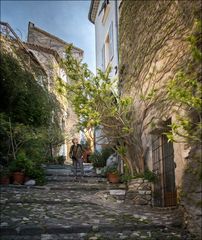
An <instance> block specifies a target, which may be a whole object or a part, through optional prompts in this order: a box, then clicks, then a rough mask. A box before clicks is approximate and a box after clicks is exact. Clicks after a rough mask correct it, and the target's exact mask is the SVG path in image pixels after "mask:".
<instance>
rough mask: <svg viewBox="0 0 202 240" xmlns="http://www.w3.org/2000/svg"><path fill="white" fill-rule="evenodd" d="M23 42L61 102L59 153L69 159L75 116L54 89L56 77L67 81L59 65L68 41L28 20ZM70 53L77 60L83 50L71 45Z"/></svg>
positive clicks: (75, 131)
mask: <svg viewBox="0 0 202 240" xmlns="http://www.w3.org/2000/svg"><path fill="white" fill-rule="evenodd" d="M25 44H26V46H27V48H28V49H29V51H30V52H32V54H33V55H34V56H35V57H36V59H37V60H38V61H39V62H40V63H41V65H42V66H43V68H44V69H45V71H46V73H47V76H48V89H49V91H50V92H52V93H54V94H55V96H56V97H57V99H58V100H59V102H60V104H61V110H62V114H61V116H60V119H61V120H60V126H61V128H62V130H63V132H64V133H65V135H66V139H65V140H64V143H63V145H62V146H61V149H60V151H59V155H60V156H64V157H65V158H66V159H67V160H70V159H69V156H68V152H69V148H70V145H71V139H72V137H73V136H77V137H79V133H78V132H77V130H76V128H75V124H76V122H77V117H76V114H75V113H74V112H73V110H72V108H71V106H70V104H69V103H68V102H67V100H66V98H64V97H63V96H61V95H59V94H58V93H57V90H56V88H57V78H58V77H60V78H61V79H62V80H63V81H64V82H67V81H69V80H68V76H66V74H65V72H64V70H63V69H62V68H61V67H60V60H61V59H62V58H64V57H65V48H66V47H67V46H68V45H69V43H67V42H65V41H63V40H62V39H60V38H58V37H56V36H54V35H52V34H50V33H48V32H46V31H44V30H42V29H40V28H38V27H36V26H35V25H34V23H31V22H29V25H28V37H27V42H26V43H25ZM72 53H73V55H74V56H75V57H76V58H78V59H79V60H81V59H82V58H83V50H81V49H79V48H77V47H75V46H73V47H72Z"/></svg>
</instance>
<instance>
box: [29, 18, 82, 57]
mask: <svg viewBox="0 0 202 240" xmlns="http://www.w3.org/2000/svg"><path fill="white" fill-rule="evenodd" d="M28 31H29V32H28V42H29V43H33V44H36V45H40V46H43V47H47V48H51V49H54V50H55V51H57V52H58V54H59V55H60V57H61V58H63V57H64V52H65V48H66V46H67V45H68V44H67V43H65V42H63V41H62V40H61V41H60V40H59V39H57V37H55V36H53V37H51V34H50V36H48V35H47V34H46V32H45V31H43V30H41V29H39V28H37V27H35V26H34V24H32V23H30V24H29V29H28ZM72 51H73V53H74V55H75V57H78V58H82V57H83V52H82V51H81V50H79V49H77V48H74V47H73V49H72Z"/></svg>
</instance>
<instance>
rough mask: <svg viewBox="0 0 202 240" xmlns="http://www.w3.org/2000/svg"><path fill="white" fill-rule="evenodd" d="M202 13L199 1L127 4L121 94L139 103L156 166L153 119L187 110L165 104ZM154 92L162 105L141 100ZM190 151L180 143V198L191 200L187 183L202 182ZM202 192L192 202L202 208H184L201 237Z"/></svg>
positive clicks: (123, 22)
mask: <svg viewBox="0 0 202 240" xmlns="http://www.w3.org/2000/svg"><path fill="white" fill-rule="evenodd" d="M199 9H201V2H200V1H198V0H195V1H188V0H185V1H173V0H172V1H169V0H167V1H163V0H162V1H158V0H153V1H147V0H141V1H140V0H139V1H138V0H137V1H130V0H125V1H122V5H121V9H120V28H119V44H120V66H119V76H120V89H121V94H122V95H129V96H132V97H133V99H134V105H135V108H136V110H137V115H138V118H139V121H140V122H141V123H142V129H143V130H142V142H143V148H144V149H145V150H146V149H147V148H148V147H149V152H148V154H147V159H146V161H147V162H148V165H149V166H150V167H151V166H152V164H151V161H152V159H151V157H152V154H151V135H150V132H151V130H152V127H151V125H152V120H153V119H155V118H156V119H158V120H161V121H162V120H167V119H169V118H170V117H171V118H172V119H174V118H175V114H174V111H176V110H177V111H181V110H179V109H174V108H173V106H172V105H171V106H169V105H167V106H164V105H163V101H164V88H165V84H166V83H167V81H168V80H170V79H172V78H173V77H174V75H175V74H176V73H177V71H179V69H181V68H182V67H184V66H185V65H186V64H187V65H188V64H189V61H190V47H189V44H188V41H187V37H188V36H190V34H191V33H192V30H193V25H194V20H195V12H196V11H199ZM152 89H158V90H160V91H159V92H160V94H159V96H158V98H157V100H158V104H155V103H152V102H151V101H150V102H149V103H148V102H146V101H142V99H141V98H142V96H148V94H149V93H151V91H152ZM189 150H190V148H187V146H186V145H185V144H178V143H175V144H174V154H175V163H176V169H175V173H176V181H177V182H176V184H177V187H178V196H179V193H180V191H181V189H184V191H185V192H187V194H188V195H190V193H189V189H188V188H185V185H184V182H185V179H187V180H186V182H187V181H188V182H189V184H191V183H192V181H196V182H197V184H198V185H199V186H201V184H199V181H198V180H196V179H194V178H192V177H191V176H190V177H188V175H186V171H185V169H186V168H187V158H189V159H190V161H192V160H193V157H190V155H189ZM151 170H152V169H151ZM182 191H183V190H182ZM199 193H201V192H200V191H199V190H198V189H197V188H196V186H195V187H193V189H192V193H191V198H192V200H193V199H194V200H193V201H195V202H198V207H197V204H195V205H194V206H193V204H192V203H191V202H189V201H186V204H183V206H184V208H185V209H186V213H187V216H189V217H187V220H188V222H189V226H194V225H195V228H193V229H194V230H193V229H192V228H189V229H190V230H191V231H194V232H195V233H196V232H198V233H199V232H200V228H199V225H198V223H197V222H198V221H199V220H200V222H201V215H200V214H198V215H197V217H196V214H197V212H199V209H200V208H201V205H200V206H199V200H198V196H199ZM193 201H192V202H193ZM180 204H182V202H180ZM193 208H195V210H194V211H192V210H193ZM193 215H194V216H195V217H193ZM199 215H200V216H199ZM199 218H200V219H199ZM195 223H196V224H195ZM196 226H198V227H196Z"/></svg>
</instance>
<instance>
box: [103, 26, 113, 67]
mask: <svg viewBox="0 0 202 240" xmlns="http://www.w3.org/2000/svg"><path fill="white" fill-rule="evenodd" d="M113 56H114V42H113V22H112V23H111V24H110V27H109V32H108V34H107V37H106V39H105V43H104V45H103V47H102V66H103V71H105V69H106V68H107V67H108V65H109V63H110V61H111V60H112V58H113Z"/></svg>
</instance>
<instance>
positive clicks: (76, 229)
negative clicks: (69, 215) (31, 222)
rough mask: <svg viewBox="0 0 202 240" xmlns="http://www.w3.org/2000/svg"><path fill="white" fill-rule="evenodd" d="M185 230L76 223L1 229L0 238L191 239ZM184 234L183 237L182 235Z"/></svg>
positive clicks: (47, 239)
mask: <svg viewBox="0 0 202 240" xmlns="http://www.w3.org/2000/svg"><path fill="white" fill-rule="evenodd" d="M185 234H186V232H183V231H182V230H181V231H175V230H173V229H168V228H166V227H165V226H163V225H153V224H148V225H145V224H133V225H128V226H127V225H126V226H118V227H117V226H116V225H97V226H96V225H94V226H93V225H88V226H87V225H86V226H84V225H76V226H68V227H59V226H58V227H56V226H48V225H47V226H43V227H30V226H27V227H22V228H19V229H17V230H16V229H14V228H4V229H1V240H28V239H29V240H38V239H40V240H66V239H68V240H71V239H72V240H79V239H80V240H82V239H83V240H99V239H103V240H107V239H108V240H116V239H127V240H130V239H131V240H132V239H133V240H134V239H137V240H139V239H150V240H157V239H159V240H160V239H170V240H177V239H186V240H193V239H194V238H193V237H192V236H188V235H187V234H186V236H185ZM183 236H185V237H183Z"/></svg>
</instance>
